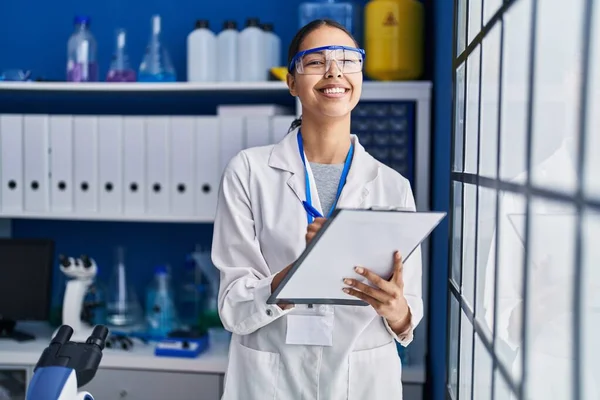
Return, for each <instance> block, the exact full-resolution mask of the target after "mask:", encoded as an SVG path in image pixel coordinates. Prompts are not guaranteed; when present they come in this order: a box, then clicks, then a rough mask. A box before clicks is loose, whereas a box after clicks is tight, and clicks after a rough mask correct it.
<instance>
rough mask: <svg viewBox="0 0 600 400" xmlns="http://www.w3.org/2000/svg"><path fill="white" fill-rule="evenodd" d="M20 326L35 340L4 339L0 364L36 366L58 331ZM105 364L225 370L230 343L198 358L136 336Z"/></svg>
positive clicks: (418, 374)
mask: <svg viewBox="0 0 600 400" xmlns="http://www.w3.org/2000/svg"><path fill="white" fill-rule="evenodd" d="M17 329H18V330H20V331H23V332H26V333H29V334H32V335H35V337H36V338H35V340H31V341H26V342H17V341H14V340H12V339H0V367H2V366H10V365H15V366H24V367H33V366H35V364H36V363H37V362H38V359H39V358H40V356H41V355H42V352H43V351H44V349H45V348H46V347H48V345H49V344H50V339H51V337H52V333H53V332H54V330H53V328H51V327H50V326H49V325H48V324H43V323H29V322H23V323H19V324H18V325H17ZM102 354H103V357H102V362H101V364H100V367H101V368H112V369H130V370H131V369H133V370H147V371H164V372H186V373H204V374H224V373H225V370H226V368H227V358H228V346H227V344H226V343H219V344H218V345H214V346H211V347H209V349H208V350H207V351H205V352H204V353H202V354H200V355H199V356H198V357H196V358H192V359H188V358H178V357H158V356H155V355H154V345H153V344H152V343H150V344H144V343H142V342H141V341H138V340H136V341H135V342H134V346H133V348H132V349H131V350H120V349H104V350H103V352H102ZM425 375H426V374H425V368H424V367H423V366H420V365H405V366H403V367H402V381H403V382H405V383H414V384H423V383H425Z"/></svg>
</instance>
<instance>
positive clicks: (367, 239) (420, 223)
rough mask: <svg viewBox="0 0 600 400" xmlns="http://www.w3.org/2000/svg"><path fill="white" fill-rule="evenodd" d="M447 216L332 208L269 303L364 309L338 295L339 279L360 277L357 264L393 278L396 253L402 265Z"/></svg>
mask: <svg viewBox="0 0 600 400" xmlns="http://www.w3.org/2000/svg"><path fill="white" fill-rule="evenodd" d="M445 216H446V213H445V212H415V211H409V210H405V209H404V210H398V209H379V210H377V209H336V210H335V211H334V213H333V215H332V216H331V217H330V218H329V219H327V221H326V222H325V224H324V225H323V227H322V228H321V230H320V231H319V232H318V233H317V235H315V237H314V238H313V239H312V240H311V242H310V243H309V245H308V246H307V248H306V249H305V250H304V252H303V253H302V254H301V255H300V257H299V258H298V260H297V261H296V262H295V263H294V264H293V265H292V267H291V268H290V271H289V272H288V273H287V275H286V276H285V277H284V278H283V279H282V281H281V283H280V284H279V286H278V287H277V289H276V290H275V291H274V292H273V293H272V294H271V296H270V297H269V299H268V300H267V303H268V304H276V303H280V302H283V303H291V304H333V305H366V303H365V302H364V301H362V300H359V299H357V298H356V297H354V296H351V295H349V294H346V293H344V292H342V288H343V287H345V286H347V285H345V284H344V283H343V278H347V277H357V278H361V277H360V276H359V275H357V274H356V272H354V267H355V266H358V265H361V266H364V267H366V268H368V269H369V270H371V271H373V272H374V273H376V274H378V275H379V276H382V277H384V278H385V279H389V278H391V276H392V273H393V263H392V260H393V253H394V251H396V250H398V251H400V254H401V255H402V259H403V262H405V261H406V260H407V259H408V258H409V257H410V255H411V254H412V253H413V252H414V251H415V249H416V248H417V247H418V246H419V245H420V244H421V243H422V242H423V241H424V240H425V239H426V238H427V237H428V236H429V235H430V234H431V232H432V231H433V230H434V229H435V227H436V226H437V225H439V223H440V222H441V221H442V219H443V218H444V217H445ZM362 279H364V278H362ZM367 283H368V282H367Z"/></svg>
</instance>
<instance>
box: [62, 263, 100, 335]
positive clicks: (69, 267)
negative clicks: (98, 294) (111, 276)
mask: <svg viewBox="0 0 600 400" xmlns="http://www.w3.org/2000/svg"><path fill="white" fill-rule="evenodd" d="M58 259H59V263H60V271H61V272H62V273H63V274H65V275H66V276H67V278H70V279H69V280H68V281H67V285H66V290H65V297H64V300H63V311H62V321H63V324H65V325H69V326H70V327H71V329H72V330H73V332H74V333H73V340H75V341H84V340H86V339H87V338H88V337H89V336H90V335H91V333H92V327H91V326H90V325H88V324H87V323H86V322H84V321H82V320H81V310H82V308H83V301H84V298H85V296H86V294H87V290H88V288H89V287H90V285H91V284H92V283H93V281H94V278H95V277H96V273H97V266H96V262H95V261H94V260H93V259H91V258H90V257H88V256H86V255H82V256H81V257H80V258H73V257H66V256H64V255H62V254H61V255H59V257H58ZM59 329H60V328H59Z"/></svg>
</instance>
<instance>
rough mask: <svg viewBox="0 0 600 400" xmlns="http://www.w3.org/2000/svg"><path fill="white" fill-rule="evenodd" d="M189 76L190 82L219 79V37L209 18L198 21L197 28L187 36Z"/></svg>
mask: <svg viewBox="0 0 600 400" xmlns="http://www.w3.org/2000/svg"><path fill="white" fill-rule="evenodd" d="M187 78H188V79H187V80H188V82H215V81H216V80H217V38H216V36H215V34H214V33H213V32H212V31H211V30H210V29H209V27H208V21H207V20H198V21H196V29H194V30H193V31H192V32H191V33H190V34H189V35H188V37H187Z"/></svg>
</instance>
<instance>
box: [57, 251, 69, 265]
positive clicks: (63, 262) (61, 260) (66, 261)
mask: <svg viewBox="0 0 600 400" xmlns="http://www.w3.org/2000/svg"><path fill="white" fill-rule="evenodd" d="M58 262H59V263H60V265H62V266H63V267H65V268H67V267H70V266H71V262H70V261H69V259H68V258H67V257H65V256H64V254H60V255H59V256H58Z"/></svg>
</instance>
